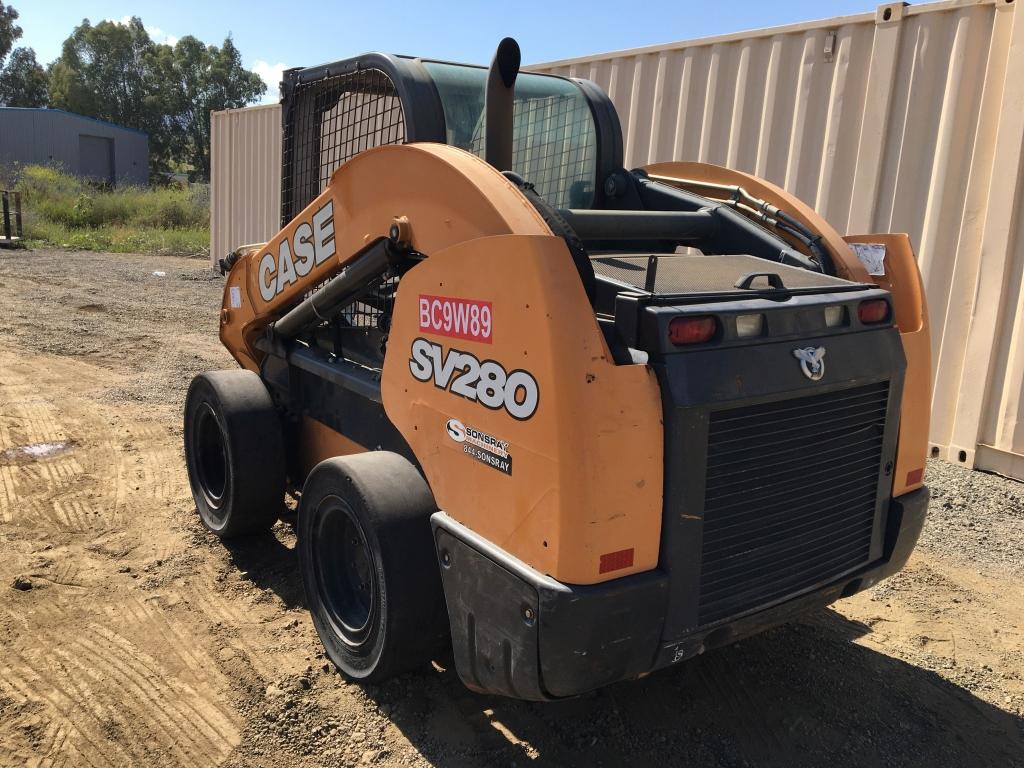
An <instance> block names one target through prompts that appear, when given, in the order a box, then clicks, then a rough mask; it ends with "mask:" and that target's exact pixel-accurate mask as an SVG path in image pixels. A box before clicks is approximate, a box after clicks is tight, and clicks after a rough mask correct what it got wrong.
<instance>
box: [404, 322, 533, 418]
mask: <svg viewBox="0 0 1024 768" xmlns="http://www.w3.org/2000/svg"><path fill="white" fill-rule="evenodd" d="M409 372H410V373H411V374H412V375H413V378H415V379H416V380H417V381H422V382H428V381H431V382H433V384H434V386H435V387H437V388H438V389H443V390H445V391H446V392H451V393H452V394H453V395H458V396H459V397H464V398H466V399H467V400H472V401H474V402H477V403H480V405H482V406H484V407H485V408H490V409H491V410H492V411H497V410H500V409H502V408H504V409H505V410H506V411H507V412H508V415H509V416H511V417H512V418H513V419H519V420H523V419H529V418H530V417H531V416H533V414H534V413H536V412H537V404H538V402H539V401H540V389H539V387H538V386H537V380H536V379H535V378H533V375H532V374H531V373H530V372H529V371H524V370H522V369H517V370H514V371H506V370H505V368H504V366H502V364H501V363H499V362H497V361H495V360H484V361H483V362H481V361H480V359H479V358H477V356H476V355H474V354H472V353H470V352H460V351H459V350H457V349H449V350H448V351H447V352H445V351H444V349H442V347H441V345H440V344H435V343H434V342H432V341H427V340H426V339H416V340H415V341H413V343H412V349H411V353H410V357H409Z"/></svg>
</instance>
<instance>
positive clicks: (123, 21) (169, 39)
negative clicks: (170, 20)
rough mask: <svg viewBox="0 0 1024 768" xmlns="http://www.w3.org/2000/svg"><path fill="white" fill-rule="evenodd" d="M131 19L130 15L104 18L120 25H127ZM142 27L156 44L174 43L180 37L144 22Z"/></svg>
mask: <svg viewBox="0 0 1024 768" xmlns="http://www.w3.org/2000/svg"><path fill="white" fill-rule="evenodd" d="M131 20H132V17H131V16H130V15H128V16H122V17H121V18H120V19H106V21H112V22H114V23H115V24H120V25H121V26H122V27H127V26H128V24H129V23H130V22H131ZM143 28H144V29H145V30H146V32H147V34H149V37H150V39H152V41H153V42H154V43H157V44H158V45H159V44H163V45H175V44H176V43H177V42H178V40H180V39H181V38H180V37H178V36H177V35H169V34H167V33H166V32H164V31H163V30H162V29H160V27H153V26H149V25H146V24H144V25H143Z"/></svg>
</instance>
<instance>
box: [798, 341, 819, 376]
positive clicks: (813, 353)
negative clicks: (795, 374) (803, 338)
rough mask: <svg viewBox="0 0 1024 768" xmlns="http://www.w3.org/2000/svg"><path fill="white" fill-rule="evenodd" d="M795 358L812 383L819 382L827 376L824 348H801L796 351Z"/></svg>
mask: <svg viewBox="0 0 1024 768" xmlns="http://www.w3.org/2000/svg"><path fill="white" fill-rule="evenodd" d="M793 357H795V358H796V359H797V360H799V361H800V370H801V371H803V372H804V376H806V377H807V378H808V379H810V380H811V381H818V380H819V379H820V378H821V377H822V376H824V375H825V348H824V347H801V348H799V349H794V350H793Z"/></svg>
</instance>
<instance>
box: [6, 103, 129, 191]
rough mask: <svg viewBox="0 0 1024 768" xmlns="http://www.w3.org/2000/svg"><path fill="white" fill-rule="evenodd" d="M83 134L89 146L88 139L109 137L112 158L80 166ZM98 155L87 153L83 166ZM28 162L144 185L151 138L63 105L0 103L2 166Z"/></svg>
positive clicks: (117, 181) (121, 182)
mask: <svg viewBox="0 0 1024 768" xmlns="http://www.w3.org/2000/svg"><path fill="white" fill-rule="evenodd" d="M83 138H84V139H85V143H86V145H87V146H88V145H89V143H90V139H93V140H94V139H101V140H102V139H106V140H108V141H109V149H107V150H106V151H107V152H110V151H111V150H112V157H110V158H109V161H110V162H108V163H106V164H102V163H101V165H100V166H96V165H95V164H92V165H89V167H83V157H82V144H83ZM94 145H95V143H94ZM86 152H87V153H88V150H86ZM97 159H98V158H96V157H95V156H94V157H92V158H89V157H86V158H85V161H86V165H88V164H89V161H90V160H93V161H95V160H97ZM104 159H105V160H106V158H104ZM29 163H34V164H38V165H54V166H57V167H60V168H62V169H64V170H65V171H67V172H68V173H73V174H79V175H86V176H87V175H90V171H93V172H96V173H97V174H98V176H99V177H100V180H103V181H106V180H108V177H110V176H112V177H113V179H112V180H113V181H114V182H116V183H118V184H136V185H140V186H144V185H146V184H148V183H149V136H147V135H146V134H145V133H143V132H142V131H137V130H135V129H133V128H125V127H124V126H121V125H115V124H113V123H108V122H106V121H104V120H96V119H95V118H92V117H86V116H85V115H76V114H74V113H73V112H65V111H64V110H62V109H37V108H21V107H0V166H2V167H5V168H6V167H8V166H15V165H27V164H29ZM110 165H112V167H109V166H110ZM100 168H102V170H100Z"/></svg>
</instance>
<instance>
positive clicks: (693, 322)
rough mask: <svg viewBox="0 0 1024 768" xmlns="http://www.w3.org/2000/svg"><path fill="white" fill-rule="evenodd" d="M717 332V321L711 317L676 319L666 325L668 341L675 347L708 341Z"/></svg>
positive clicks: (700, 316)
mask: <svg viewBox="0 0 1024 768" xmlns="http://www.w3.org/2000/svg"><path fill="white" fill-rule="evenodd" d="M717 330H718V321H717V320H716V319H715V318H714V317H713V316H712V315H698V316H696V317H676V318H673V320H672V322H670V323H669V324H668V340H669V341H671V342H672V343H673V344H675V345H676V346H677V347H682V346H685V345H686V344H702V343H704V342H705V341H710V340H711V337H712V336H714V335H715V331H717Z"/></svg>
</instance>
